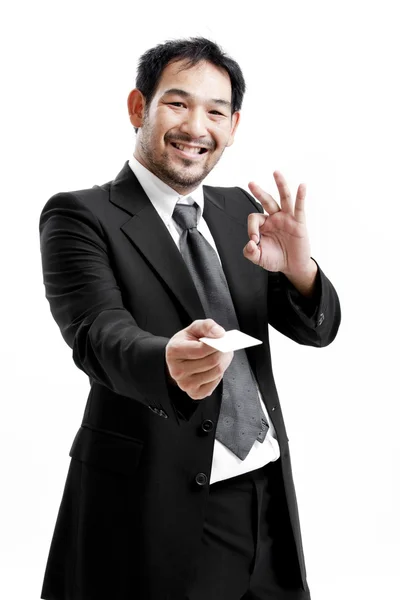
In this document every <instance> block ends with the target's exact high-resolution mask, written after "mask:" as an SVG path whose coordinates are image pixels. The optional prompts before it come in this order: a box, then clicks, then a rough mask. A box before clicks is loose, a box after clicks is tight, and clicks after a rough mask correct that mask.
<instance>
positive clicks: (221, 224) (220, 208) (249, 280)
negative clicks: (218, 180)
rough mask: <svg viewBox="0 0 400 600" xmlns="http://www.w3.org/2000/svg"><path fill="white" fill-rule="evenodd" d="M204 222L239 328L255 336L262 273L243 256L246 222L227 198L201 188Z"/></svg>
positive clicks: (246, 237)
mask: <svg viewBox="0 0 400 600" xmlns="http://www.w3.org/2000/svg"><path fill="white" fill-rule="evenodd" d="M204 219H205V220H206V222H207V225H208V227H209V229H210V231H211V234H212V236H213V238H214V241H215V245H216V246H217V249H218V254H219V256H220V259H221V263H222V268H223V271H224V274H225V277H226V280H227V282H228V286H229V290H230V293H231V297H232V301H233V304H234V306H235V311H236V315H237V318H238V321H239V324H240V328H241V330H242V331H244V332H245V333H248V334H250V335H256V332H257V330H258V326H257V319H256V318H255V317H257V316H258V317H259V318H261V312H260V311H261V308H262V307H263V309H264V310H265V306H264V303H263V302H262V301H261V295H262V293H263V291H264V290H265V285H264V284H265V277H264V276H265V272H264V271H263V269H261V268H260V267H258V266H256V265H254V264H253V263H251V262H250V261H249V260H248V259H247V258H245V257H244V256H243V248H244V246H245V245H246V244H247V242H248V241H249V237H248V233H247V221H244V222H243V219H239V217H238V216H237V214H236V213H235V209H234V206H233V204H231V203H230V202H229V198H226V197H225V196H223V195H222V194H219V193H218V192H216V191H215V190H213V189H212V188H209V187H208V186H204ZM254 306H257V311H256V312H257V315H255V314H254Z"/></svg>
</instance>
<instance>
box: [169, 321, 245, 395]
mask: <svg viewBox="0 0 400 600" xmlns="http://www.w3.org/2000/svg"><path fill="white" fill-rule="evenodd" d="M224 333H225V330H224V329H223V328H222V327H220V326H219V325H217V324H216V322H215V321H214V320H213V319H203V320H200V319H199V320H197V321H194V322H193V323H191V325H189V327H186V329H182V330H181V331H178V332H177V333H176V334H175V335H174V336H173V337H172V338H171V339H170V341H169V342H168V344H167V346H166V349H165V360H166V363H167V367H168V373H169V376H170V377H171V378H172V379H173V380H174V381H175V383H176V384H177V385H178V386H179V387H180V388H181V389H182V390H183V391H185V392H186V393H187V394H188V395H189V396H190V397H191V398H192V399H193V400H201V399H202V398H205V397H206V396H209V395H211V394H212V392H213V391H214V389H215V388H216V387H217V385H218V384H219V382H220V381H221V379H222V377H223V374H224V372H225V370H226V369H227V368H228V366H229V364H230V362H231V360H232V358H233V352H225V353H223V352H219V351H218V350H215V348H211V347H210V346H207V344H203V343H202V342H200V341H199V339H198V338H199V337H203V336H206V337H221V335H223V334H224Z"/></svg>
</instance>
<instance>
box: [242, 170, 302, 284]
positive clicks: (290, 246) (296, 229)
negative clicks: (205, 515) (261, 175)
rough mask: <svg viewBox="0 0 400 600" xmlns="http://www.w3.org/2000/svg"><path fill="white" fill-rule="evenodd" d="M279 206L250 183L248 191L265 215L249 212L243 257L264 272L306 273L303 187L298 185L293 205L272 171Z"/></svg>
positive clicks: (288, 193)
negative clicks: (246, 240) (260, 205)
mask: <svg viewBox="0 0 400 600" xmlns="http://www.w3.org/2000/svg"><path fill="white" fill-rule="evenodd" d="M274 179H275V182H276V185H277V187H278V191H279V195H280V203H281V205H280V206H279V204H278V203H277V202H276V200H274V198H273V197H272V196H271V195H270V194H268V193H267V192H265V191H264V190H263V189H261V188H260V186H258V185H257V184H256V183H254V182H250V183H249V189H250V191H251V192H252V194H253V195H254V196H255V197H256V198H257V200H259V201H260V202H261V204H262V206H263V208H264V210H265V212H266V213H267V214H260V213H252V214H250V215H249V217H248V233H249V238H250V241H249V242H248V244H246V246H245V247H244V249H243V254H244V256H245V257H246V258H248V259H249V260H250V261H251V262H253V263H255V264H256V265H259V266H260V267H262V268H263V269H267V270H268V271H281V272H282V273H284V274H285V275H287V276H289V277H290V276H291V275H293V276H294V275H297V274H301V273H304V272H306V271H307V270H308V269H309V266H310V260H311V258H310V242H309V238H308V233H307V228H306V222H305V212H304V200H305V196H306V186H305V184H304V183H301V184H300V185H299V187H298V190H297V195H296V202H295V204H294V206H293V200H292V198H291V194H290V190H289V188H288V185H287V183H286V181H285V179H284V177H283V175H282V174H281V173H280V172H279V171H274Z"/></svg>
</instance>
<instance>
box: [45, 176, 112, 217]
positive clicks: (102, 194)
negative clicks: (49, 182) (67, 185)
mask: <svg viewBox="0 0 400 600" xmlns="http://www.w3.org/2000/svg"><path fill="white" fill-rule="evenodd" d="M111 184H112V181H109V182H107V183H105V184H103V185H95V186H93V187H92V188H87V189H81V190H71V191H65V192H58V193H57V194H54V195H53V196H51V198H49V199H48V200H47V202H46V203H45V205H44V207H43V209H42V211H41V214H40V220H42V219H43V218H44V216H45V215H46V216H50V215H51V214H54V212H57V211H60V210H61V211H63V212H64V214H65V216H67V215H68V214H69V216H71V217H72V216H73V214H74V213H75V214H76V213H77V212H79V213H80V214H82V216H83V215H85V214H86V215H87V216H88V217H90V216H91V217H92V218H93V217H96V216H97V217H99V216H100V215H101V214H102V213H103V212H104V211H105V209H106V207H107V205H108V204H109V197H110V187H111Z"/></svg>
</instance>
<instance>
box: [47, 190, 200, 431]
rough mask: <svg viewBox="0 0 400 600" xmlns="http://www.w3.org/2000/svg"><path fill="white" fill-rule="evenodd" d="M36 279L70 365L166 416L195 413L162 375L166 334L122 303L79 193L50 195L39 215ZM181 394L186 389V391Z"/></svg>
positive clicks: (99, 233)
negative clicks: (143, 323) (143, 324)
mask: <svg viewBox="0 0 400 600" xmlns="http://www.w3.org/2000/svg"><path fill="white" fill-rule="evenodd" d="M39 232H40V250H41V256H42V268H43V283H44V286H45V294H46V298H47V300H48V302H49V304H50V310H51V313H52V315H53V317H54V319H55V321H56V322H57V324H58V326H59V328H60V331H61V334H62V336H63V338H64V340H65V341H66V343H67V344H68V345H69V346H70V348H71V349H72V356H73V360H74V362H75V364H76V366H77V367H78V368H79V369H81V370H82V371H83V372H84V373H86V374H87V375H88V376H89V378H90V379H91V380H94V381H95V382H97V383H99V384H101V385H104V386H106V387H107V388H109V389H111V390H112V391H113V392H115V393H117V394H120V395H123V396H127V397H129V398H133V399H135V400H137V401H139V402H142V403H143V404H145V405H147V406H150V405H152V406H153V407H154V406H156V407H157V408H159V409H160V410H164V411H165V412H166V413H167V414H168V412H170V411H171V410H170V409H171V408H173V410H174V412H175V414H176V415H177V416H178V414H177V411H176V409H175V406H174V405H173V400H174V398H176V401H177V402H179V417H181V418H183V419H184V420H187V419H189V418H190V416H191V414H192V413H193V411H194V410H195V408H194V407H195V405H194V404H193V403H191V402H186V403H185V402H184V401H182V394H183V392H182V393H180V392H181V390H174V389H173V387H174V386H171V385H170V384H169V382H168V380H167V376H166V365H165V347H166V345H167V343H168V341H169V339H168V338H166V337H160V336H155V335H153V334H151V333H150V332H147V331H144V330H143V329H141V328H140V327H138V325H137V323H136V321H135V319H134V317H133V315H132V314H131V313H130V312H129V311H128V310H126V308H125V307H124V305H123V301H122V297H121V292H120V289H119V287H118V285H117V282H116V280H115V277H114V273H113V270H112V267H111V264H110V256H109V253H108V249H107V243H106V238H105V235H104V232H103V229H102V226H101V224H100V222H99V221H98V219H97V217H96V216H95V215H94V214H93V213H92V212H91V211H90V210H89V209H88V208H86V207H85V206H84V205H83V203H82V201H81V200H80V199H79V196H77V195H75V194H72V193H67V194H56V195H55V196H53V197H52V198H50V200H49V201H48V202H47V203H46V205H45V207H44V208H43V211H42V213H41V215H40V223H39ZM185 396H186V394H185Z"/></svg>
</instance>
